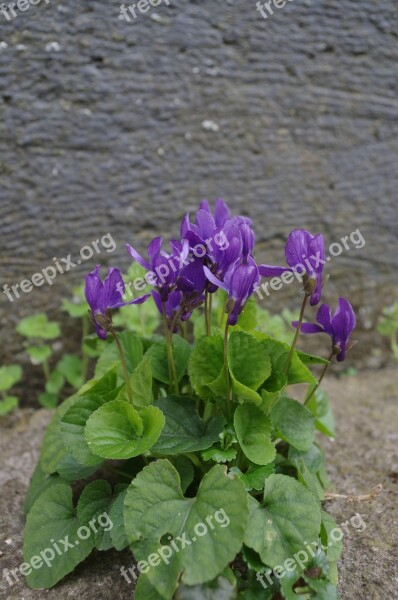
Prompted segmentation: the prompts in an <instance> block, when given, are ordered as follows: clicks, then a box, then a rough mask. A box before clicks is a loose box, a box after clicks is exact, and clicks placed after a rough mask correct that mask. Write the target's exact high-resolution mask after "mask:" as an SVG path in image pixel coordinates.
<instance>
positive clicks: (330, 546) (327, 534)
mask: <svg viewBox="0 0 398 600" xmlns="http://www.w3.org/2000/svg"><path fill="white" fill-rule="evenodd" d="M338 529H340V528H339V526H338V525H337V523H336V521H335V520H334V519H332V517H331V516H330V515H329V513H327V512H326V511H324V510H323V511H322V526H321V542H322V546H323V549H324V551H325V553H326V555H327V558H328V560H329V561H331V562H337V561H338V560H339V558H340V556H341V553H342V552H343V548H344V545H343V542H342V540H341V539H337V538H336V539H334V536H333V535H332V532H333V531H336V530H338Z"/></svg>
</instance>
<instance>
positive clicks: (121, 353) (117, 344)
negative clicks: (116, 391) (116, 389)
mask: <svg viewBox="0 0 398 600" xmlns="http://www.w3.org/2000/svg"><path fill="white" fill-rule="evenodd" d="M109 331H110V332H111V334H112V336H113V339H114V340H115V342H116V346H117V349H118V350H119V354H120V360H121V362H122V367H123V373H124V378H125V380H126V390H127V395H128V398H129V402H130V403H131V404H132V403H133V394H132V392H131V385H130V376H129V372H128V370H127V364H126V358H125V356H124V352H123V348H122V345H121V343H120V341H119V338H118V337H117V335H116V332H115V330H114V329H113V327H111V328H110V330H109Z"/></svg>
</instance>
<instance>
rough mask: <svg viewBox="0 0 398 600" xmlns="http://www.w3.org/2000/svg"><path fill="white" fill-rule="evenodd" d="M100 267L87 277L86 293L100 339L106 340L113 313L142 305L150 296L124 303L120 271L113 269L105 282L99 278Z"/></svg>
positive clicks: (146, 295)
mask: <svg viewBox="0 0 398 600" xmlns="http://www.w3.org/2000/svg"><path fill="white" fill-rule="evenodd" d="M99 269H100V265H97V266H96V267H95V269H94V270H93V271H91V273H88V274H87V275H86V283H85V288H84V293H85V296H86V300H87V302H88V304H89V306H90V309H91V313H92V318H93V322H94V325H95V330H96V332H97V335H98V337H100V338H101V339H106V337H107V328H109V327H111V326H112V315H111V311H112V310H113V309H115V308H120V307H122V306H125V305H127V304H142V302H145V300H146V299H147V298H148V297H149V296H150V294H145V295H143V296H140V297H139V298H135V299H134V300H130V301H129V302H123V295H124V281H123V277H122V275H121V273H120V271H119V269H115V268H113V267H111V268H110V269H109V270H108V275H107V276H106V278H105V280H104V282H102V281H101V279H100V276H99Z"/></svg>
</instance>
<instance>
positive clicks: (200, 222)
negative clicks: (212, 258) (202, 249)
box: [180, 198, 231, 246]
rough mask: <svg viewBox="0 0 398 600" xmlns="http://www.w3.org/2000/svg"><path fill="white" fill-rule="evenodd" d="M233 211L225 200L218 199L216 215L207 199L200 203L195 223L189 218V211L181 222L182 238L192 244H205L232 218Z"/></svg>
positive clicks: (215, 209)
mask: <svg viewBox="0 0 398 600" xmlns="http://www.w3.org/2000/svg"><path fill="white" fill-rule="evenodd" d="M230 214H231V211H230V210H229V207H228V205H227V204H226V202H224V200H221V198H219V199H218V200H216V203H215V208H214V217H213V215H212V214H211V210H210V206H209V203H208V201H207V200H203V202H201V203H200V205H199V209H198V210H197V211H196V219H195V223H191V222H190V220H189V214H188V213H187V214H186V215H185V217H184V218H183V220H182V223H181V231H180V233H181V238H185V239H187V240H189V242H190V245H191V246H195V245H197V244H203V243H205V242H206V240H208V239H211V238H212V237H213V236H214V233H215V231H216V229H220V228H222V227H223V225H224V224H225V223H226V221H228V219H229V218H230Z"/></svg>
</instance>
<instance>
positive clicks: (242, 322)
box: [237, 296, 258, 331]
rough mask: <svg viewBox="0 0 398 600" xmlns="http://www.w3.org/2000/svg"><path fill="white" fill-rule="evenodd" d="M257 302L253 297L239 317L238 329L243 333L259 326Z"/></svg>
mask: <svg viewBox="0 0 398 600" xmlns="http://www.w3.org/2000/svg"><path fill="white" fill-rule="evenodd" d="M257 310H258V307H257V302H256V301H255V299H254V298H253V296H251V297H250V298H249V299H248V301H247V302H246V305H245V308H244V309H243V312H241V314H240V315H239V319H238V324H237V328H239V329H242V330H243V331H252V330H253V329H255V328H256V325H257Z"/></svg>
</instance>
